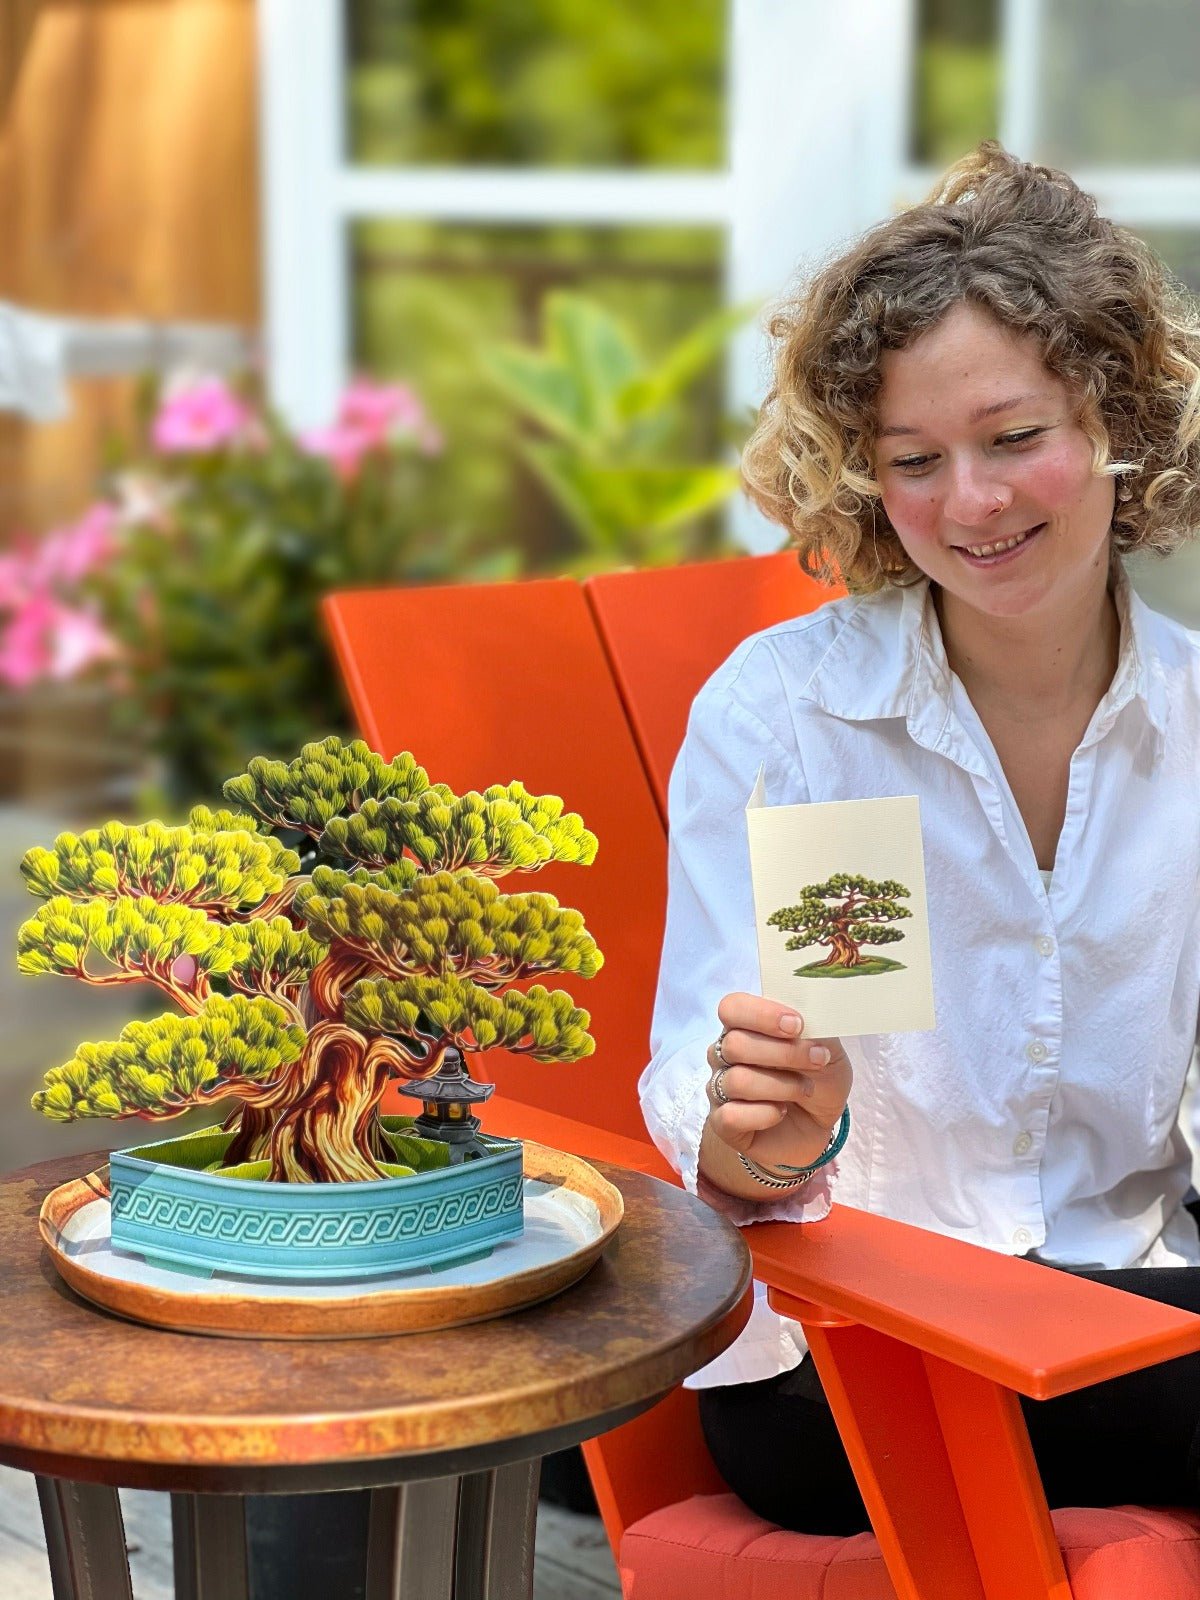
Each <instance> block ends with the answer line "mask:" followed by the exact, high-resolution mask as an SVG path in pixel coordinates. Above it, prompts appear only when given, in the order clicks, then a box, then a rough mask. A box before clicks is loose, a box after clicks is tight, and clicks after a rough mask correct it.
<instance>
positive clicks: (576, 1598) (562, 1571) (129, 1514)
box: [0, 1467, 621, 1600]
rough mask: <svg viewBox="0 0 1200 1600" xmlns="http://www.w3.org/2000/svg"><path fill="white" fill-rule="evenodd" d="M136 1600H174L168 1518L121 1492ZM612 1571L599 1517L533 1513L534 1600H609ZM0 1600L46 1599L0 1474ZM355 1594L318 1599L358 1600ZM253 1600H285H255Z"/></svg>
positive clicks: (553, 1509)
mask: <svg viewBox="0 0 1200 1600" xmlns="http://www.w3.org/2000/svg"><path fill="white" fill-rule="evenodd" d="M121 1504H122V1506H123V1508H124V1512H125V1529H126V1537H127V1539H128V1541H129V1566H130V1571H131V1572H132V1574H133V1592H134V1597H135V1600H173V1595H174V1589H173V1586H172V1575H171V1512H170V1505H169V1502H168V1500H167V1497H166V1496H165V1495H161V1494H148V1493H145V1492H143V1491H140V1490H128V1491H125V1490H123V1491H122V1493H121ZM620 1593H621V1585H620V1583H619V1582H618V1579H617V1572H616V1567H615V1566H614V1565H613V1558H612V1554H611V1552H610V1551H609V1548H608V1543H607V1541H606V1540H605V1537H604V1532H603V1529H602V1528H601V1526H600V1521H599V1518H597V1517H585V1516H580V1515H578V1514H577V1513H575V1512H572V1511H564V1510H563V1509H562V1508H561V1507H559V1506H552V1505H547V1504H545V1503H543V1504H541V1505H540V1506H539V1508H538V1525H537V1545H536V1557H535V1566H534V1580H533V1595H534V1600H616V1597H619V1596H620ZM0 1596H3V1600H50V1572H49V1568H48V1567H47V1565H46V1546H45V1543H44V1541H43V1539H42V1523H41V1514H40V1512H39V1510H38V1499H37V1490H36V1489H35V1487H34V1482H33V1479H32V1478H31V1477H30V1476H29V1475H28V1474H27V1473H24V1472H14V1471H13V1470H12V1469H11V1468H9V1467H0ZM361 1597H362V1590H361V1588H357V1587H356V1588H355V1589H353V1590H352V1591H348V1592H346V1593H345V1594H341V1595H332V1594H331V1595H328V1596H326V1597H324V1600H361ZM254 1600H287V1597H284V1596H277V1595H255V1597H254Z"/></svg>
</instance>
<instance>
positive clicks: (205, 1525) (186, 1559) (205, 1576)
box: [55, 1494, 250, 1600]
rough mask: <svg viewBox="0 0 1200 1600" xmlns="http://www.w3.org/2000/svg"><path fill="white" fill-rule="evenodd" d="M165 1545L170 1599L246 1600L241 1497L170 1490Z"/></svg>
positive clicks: (244, 1522)
mask: <svg viewBox="0 0 1200 1600" xmlns="http://www.w3.org/2000/svg"><path fill="white" fill-rule="evenodd" d="M171 1546H172V1551H173V1554H174V1558H175V1600H250V1580H249V1576H248V1568H247V1561H246V1502H245V1500H244V1499H243V1498H242V1496H241V1495H238V1494H173V1495H172V1496H171ZM55 1600H57V1596H55Z"/></svg>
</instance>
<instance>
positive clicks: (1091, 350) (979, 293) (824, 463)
mask: <svg viewBox="0 0 1200 1600" xmlns="http://www.w3.org/2000/svg"><path fill="white" fill-rule="evenodd" d="M963 301H969V302H970V303H971V304H973V305H977V306H980V307H982V308H984V309H985V310H987V311H989V312H991V314H992V315H993V316H994V317H995V318H996V319H997V320H998V321H999V322H1001V323H1002V324H1004V326H1006V327H1007V328H1010V329H1012V330H1013V331H1014V332H1016V333H1020V334H1024V335H1027V336H1031V337H1032V338H1034V339H1035V340H1036V341H1037V344H1038V347H1039V349H1040V351H1041V354H1042V359H1043V360H1044V362H1045V364H1046V367H1047V368H1048V369H1049V371H1051V372H1053V373H1054V374H1055V375H1056V376H1058V377H1059V378H1061V379H1063V380H1064V381H1065V382H1066V384H1067V385H1068V387H1069V389H1070V390H1071V391H1072V393H1073V394H1074V395H1075V396H1076V399H1077V403H1078V418H1079V422H1080V425H1081V427H1082V428H1083V429H1084V431H1085V432H1086V434H1087V436H1088V438H1089V439H1090V440H1091V443H1092V449H1093V461H1094V466H1095V470H1096V471H1097V472H1102V473H1106V474H1108V475H1111V476H1121V477H1122V478H1123V480H1124V481H1123V484H1122V487H1121V490H1120V496H1119V498H1118V502H1117V506H1116V515H1115V516H1114V520H1113V544H1114V548H1115V549H1116V550H1117V551H1118V552H1122V553H1123V552H1126V551H1129V550H1137V549H1140V550H1155V551H1159V552H1161V553H1162V554H1166V553H1167V552H1168V551H1170V550H1173V549H1175V548H1176V547H1177V546H1178V545H1180V544H1182V543H1183V542H1184V541H1185V540H1186V539H1188V538H1190V537H1191V534H1192V531H1193V529H1194V527H1195V525H1196V524H1197V523H1200V318H1198V315H1197V307H1196V303H1195V302H1194V301H1192V300H1191V298H1190V297H1189V296H1188V295H1187V294H1186V292H1185V291H1184V290H1183V289H1182V288H1181V286H1180V285H1179V284H1178V283H1177V282H1176V281H1175V280H1174V279H1173V278H1172V276H1171V274H1170V273H1169V272H1168V270H1167V269H1166V267H1165V266H1164V265H1163V263H1162V262H1161V261H1160V260H1159V258H1158V257H1157V256H1156V255H1155V254H1154V252H1153V251H1152V250H1151V249H1150V248H1149V246H1148V245H1146V244H1145V243H1143V241H1142V240H1141V239H1139V238H1137V236H1136V235H1135V234H1132V233H1130V232H1129V230H1128V229H1126V228H1121V227H1118V226H1117V225H1116V224H1115V223H1113V222H1110V221H1109V220H1108V219H1107V218H1106V217H1102V216H1100V215H1099V214H1098V212H1097V209H1096V202H1095V201H1094V200H1093V199H1092V197H1091V196H1090V195H1088V194H1085V193H1084V192H1083V190H1081V189H1080V188H1079V187H1078V186H1077V185H1076V184H1075V183H1074V182H1073V181H1072V180H1071V179H1070V178H1069V177H1068V176H1067V175H1066V173H1064V172H1058V171H1056V170H1055V169H1054V168H1052V167H1041V166H1034V165H1032V164H1030V163H1028V162H1025V161H1019V160H1017V158H1016V157H1015V156H1012V155H1009V154H1008V152H1007V151H1005V150H1003V149H1002V148H1001V147H1000V145H999V144H997V143H996V142H995V141H994V140H987V141H985V142H984V143H983V144H981V145H980V146H979V147H978V149H976V150H974V151H973V152H972V153H971V154H970V155H968V156H965V157H964V158H963V159H962V160H961V161H959V162H957V163H956V164H955V165H954V166H952V167H951V168H950V170H949V171H948V172H947V173H946V175H945V176H944V177H943V179H942V180H941V182H940V183H939V184H938V186H937V188H936V189H935V190H934V192H933V194H932V195H931V196H930V197H929V199H928V200H926V201H925V202H923V203H922V204H920V205H916V206H913V207H911V208H910V209H909V210H907V211H904V212H901V213H900V214H899V215H898V216H896V217H892V218H890V219H889V220H887V221H886V222H882V223H880V224H878V225H877V226H876V227H874V228H872V229H871V230H870V231H869V232H868V233H867V234H865V235H864V236H863V238H862V239H861V240H859V242H858V243H857V244H856V245H854V246H853V248H852V249H850V250H849V251H848V252H846V253H845V254H844V255H842V256H840V257H839V258H838V259H837V260H835V261H833V262H831V263H830V264H829V265H827V266H826V267H824V268H823V269H822V270H821V271H820V272H819V273H818V274H817V275H816V277H815V278H814V279H813V280H812V281H811V282H810V283H809V284H808V285H807V286H806V287H804V288H803V289H802V291H801V292H800V293H799V294H797V295H796V296H795V297H794V298H792V299H791V300H789V301H787V302H786V303H784V304H783V305H781V306H780V307H779V308H777V309H776V310H775V311H774V313H773V314H772V315H771V317H770V320H769V322H768V325H767V326H768V331H769V332H770V334H771V337H772V340H773V341H774V344H775V367H774V382H773V385H772V388H771V391H770V393H769V394H768V396H767V398H766V401H765V402H764V404H763V407H762V410H761V412H760V414H759V419H758V425H757V427H756V429H755V431H754V434H753V435H752V437H751V439H750V441H749V443H748V444H747V446H746V449H745V451H744V453H743V457H742V474H743V479H744V482H745V485H746V489H747V492H748V493H749V495H750V498H751V499H752V500H753V501H754V503H755V504H756V505H757V506H758V507H759V508H760V510H762V511H763V512H764V513H765V514H766V515H767V516H768V517H769V518H771V520H772V521H774V522H778V523H781V524H782V525H783V526H784V527H786V528H788V529H789V530H790V531H791V534H792V542H793V544H794V545H795V547H796V548H797V549H798V550H799V552H800V558H801V563H802V565H803V566H804V568H805V570H806V571H808V572H810V573H811V574H813V576H815V577H819V578H822V579H824V580H825V581H826V582H830V581H836V580H842V581H844V582H845V583H846V584H847V585H848V586H849V587H850V588H851V589H853V590H855V591H857V592H859V593H869V592H870V591H871V590H874V589H880V588H882V587H883V586H884V585H886V584H904V583H910V582H912V581H914V580H915V579H916V578H918V577H919V576H920V573H919V572H918V571H917V569H916V567H915V566H914V565H913V563H912V562H911V561H910V560H909V559H908V557H907V555H906V554H905V552H904V550H903V548H902V546H901V544H900V541H899V539H898V538H897V536H896V533H895V530H894V529H893V528H892V526H891V524H890V522H889V521H888V517H887V513H886V511H885V510H884V507H883V504H882V501H881V499H880V491H879V485H878V484H877V482H876V481H875V478H874V468H873V456H872V452H873V446H874V432H875V426H876V423H875V404H876V399H877V396H878V392H879V384H880V357H881V355H882V353H883V352H884V351H885V350H902V349H904V348H905V346H907V345H908V344H909V343H910V342H911V341H912V340H914V339H915V338H917V337H918V336H919V335H920V334H922V333H924V332H925V331H926V330H927V329H929V328H932V327H933V326H934V325H935V324H936V323H938V322H939V321H940V320H941V318H942V317H944V316H945V314H946V312H947V311H949V310H950V308H951V307H952V306H955V305H958V304H960V303H961V302H963ZM1130 491H1132V493H1130ZM1126 496H1128V498H1125V497H1126Z"/></svg>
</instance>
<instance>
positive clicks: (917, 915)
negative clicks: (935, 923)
mask: <svg viewBox="0 0 1200 1600" xmlns="http://www.w3.org/2000/svg"><path fill="white" fill-rule="evenodd" d="M746 824H747V828H748V831H749V838H750V865H751V874H752V878H753V883H754V920H755V927H756V930H757V934H758V951H759V965H760V969H761V975H762V992H763V993H764V994H765V995H768V996H770V997H771V998H772V999H774V1000H782V1001H784V1002H786V1003H787V1004H789V1005H794V1006H795V1007H796V1009H797V1010H798V1011H799V1012H800V1014H801V1016H803V1018H804V1024H805V1032H806V1033H808V1034H809V1035H810V1036H812V1037H814V1038H825V1037H831V1036H836V1035H841V1036H849V1035H857V1034H864V1033H906V1032H914V1031H918V1030H921V1029H927V1028H932V1027H933V1026H934V1012H933V972H932V966H931V962H930V953H929V912H928V902H927V898H926V892H925V866H924V857H923V851H922V848H921V818H920V806H919V803H918V801H917V798H916V796H915V795H903V796H899V797H895V798H887V799H881V800H836V801H826V802H818V803H814V804H810V805H789V806H772V805H769V804H768V803H767V796H766V795H765V793H764V790H763V784H762V777H761V774H760V776H759V781H758V783H757V784H756V785H755V788H754V793H753V794H752V795H751V797H750V800H749V802H748V804H747V807H746Z"/></svg>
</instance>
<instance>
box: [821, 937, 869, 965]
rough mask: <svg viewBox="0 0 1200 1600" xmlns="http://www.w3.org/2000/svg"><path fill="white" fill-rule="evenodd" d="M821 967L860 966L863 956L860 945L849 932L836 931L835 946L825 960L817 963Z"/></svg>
mask: <svg viewBox="0 0 1200 1600" xmlns="http://www.w3.org/2000/svg"><path fill="white" fill-rule="evenodd" d="M817 965H818V966H819V967H858V966H861V965H862V956H861V954H860V953H859V948H858V946H857V945H856V944H855V943H854V940H853V939H851V938H850V937H849V936H848V935H847V934H844V933H835V934H834V936H833V948H832V950H830V952H829V954H828V955H827V956H826V958H825V960H824V961H819V962H818V963H817Z"/></svg>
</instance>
